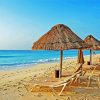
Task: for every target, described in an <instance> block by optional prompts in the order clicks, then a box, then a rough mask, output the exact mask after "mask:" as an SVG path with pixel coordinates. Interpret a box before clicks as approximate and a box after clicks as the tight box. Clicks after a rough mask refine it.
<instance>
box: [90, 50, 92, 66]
mask: <svg viewBox="0 0 100 100" xmlns="http://www.w3.org/2000/svg"><path fill="white" fill-rule="evenodd" d="M91 64H92V49H90V65H91Z"/></svg>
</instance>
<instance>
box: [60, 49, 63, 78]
mask: <svg viewBox="0 0 100 100" xmlns="http://www.w3.org/2000/svg"><path fill="white" fill-rule="evenodd" d="M62 60H63V50H60V73H59V78H61V76H62Z"/></svg>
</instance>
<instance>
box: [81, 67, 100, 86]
mask: <svg viewBox="0 0 100 100" xmlns="http://www.w3.org/2000/svg"><path fill="white" fill-rule="evenodd" d="M97 66H98V65H91V69H90V70H89V71H90V73H89V75H87V76H79V81H80V83H81V82H82V80H86V82H87V83H86V84H87V87H90V85H91V83H92V82H95V83H97V85H98V87H99V88H100V74H99V75H98V77H97V76H95V75H94V72H95V70H96V68H97Z"/></svg>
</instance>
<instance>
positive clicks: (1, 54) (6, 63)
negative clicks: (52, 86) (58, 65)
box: [0, 50, 100, 69]
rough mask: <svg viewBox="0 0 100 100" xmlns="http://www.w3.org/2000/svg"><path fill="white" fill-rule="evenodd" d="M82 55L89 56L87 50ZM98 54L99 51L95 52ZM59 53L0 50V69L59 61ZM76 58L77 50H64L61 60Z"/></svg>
mask: <svg viewBox="0 0 100 100" xmlns="http://www.w3.org/2000/svg"><path fill="white" fill-rule="evenodd" d="M83 53H84V55H89V50H84V52H83ZM96 53H97V54H98V53H99V54H100V51H96ZM59 55H60V52H59V51H52V50H51V51H50V50H48V51H47V50H37V51H32V50H0V69H15V68H20V67H24V66H26V65H31V64H32V65H33V64H39V63H45V62H54V61H59ZM76 56H77V50H65V51H64V53H63V58H64V59H67V58H72V57H76Z"/></svg>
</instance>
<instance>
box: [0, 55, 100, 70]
mask: <svg viewBox="0 0 100 100" xmlns="http://www.w3.org/2000/svg"><path fill="white" fill-rule="evenodd" d="M97 55H100V54H97ZM85 57H89V55H84V58H85ZM72 59H77V56H74V57H65V58H63V61H65V60H72ZM59 62H60V61H59V60H56V61H55V60H54V61H47V62H39V63H35V64H34V63H30V64H22V65H15V66H3V67H4V68H2V66H0V67H1V68H0V71H11V70H12V71H16V70H20V69H23V68H27V67H33V66H34V67H35V66H36V65H40V64H50V63H59Z"/></svg>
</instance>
